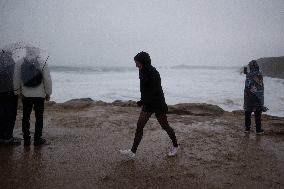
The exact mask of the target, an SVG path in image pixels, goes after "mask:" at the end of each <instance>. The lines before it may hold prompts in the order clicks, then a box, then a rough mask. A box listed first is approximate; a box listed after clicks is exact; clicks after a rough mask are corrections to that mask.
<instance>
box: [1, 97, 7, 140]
mask: <svg viewBox="0 0 284 189" xmlns="http://www.w3.org/2000/svg"><path fill="white" fill-rule="evenodd" d="M5 102H6V100H5V99H4V97H2V96H0V103H1V105H0V140H4V135H5V134H4V133H5V119H6V116H5V109H6V103H5Z"/></svg>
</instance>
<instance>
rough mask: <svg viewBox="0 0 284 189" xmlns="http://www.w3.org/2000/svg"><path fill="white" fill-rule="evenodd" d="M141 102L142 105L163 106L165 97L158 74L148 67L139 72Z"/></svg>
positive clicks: (154, 69) (151, 67)
mask: <svg viewBox="0 0 284 189" xmlns="http://www.w3.org/2000/svg"><path fill="white" fill-rule="evenodd" d="M139 79H140V92H141V101H142V103H143V105H146V106H151V107H159V106H163V105H165V97H164V93H163V89H162V85H161V78H160V74H159V72H158V71H157V70H156V68H154V67H153V66H151V65H149V66H147V67H144V68H142V70H140V71H139Z"/></svg>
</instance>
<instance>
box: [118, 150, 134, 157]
mask: <svg viewBox="0 0 284 189" xmlns="http://www.w3.org/2000/svg"><path fill="white" fill-rule="evenodd" d="M119 152H120V153H121V154H122V155H124V156H125V157H127V158H128V159H135V153H133V152H132V151H131V150H130V149H129V150H119Z"/></svg>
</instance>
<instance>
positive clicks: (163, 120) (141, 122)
mask: <svg viewBox="0 0 284 189" xmlns="http://www.w3.org/2000/svg"><path fill="white" fill-rule="evenodd" d="M151 115H152V113H149V112H144V111H141V113H140V117H139V119H138V122H137V129H136V133H135V138H134V142H133V146H132V148H131V151H132V152H133V153H136V151H137V148H138V146H139V144H140V141H141V140H142V137H143V129H144V127H145V125H146V123H147V121H148V120H149V118H150V117H151ZM156 118H157V120H158V122H159V124H160V125H161V127H162V128H163V129H164V130H165V131H166V132H167V134H168V135H169V137H170V138H171V140H172V143H173V146H174V147H178V143H177V139H176V135H175V132H174V130H173V129H172V128H171V127H170V125H169V123H168V120H167V115H166V114H156Z"/></svg>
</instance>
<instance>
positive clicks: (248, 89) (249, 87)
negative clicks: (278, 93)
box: [244, 60, 264, 134]
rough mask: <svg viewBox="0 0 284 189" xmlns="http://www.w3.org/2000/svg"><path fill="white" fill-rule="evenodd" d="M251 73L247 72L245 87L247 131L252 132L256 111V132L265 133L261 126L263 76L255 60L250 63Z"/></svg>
mask: <svg viewBox="0 0 284 189" xmlns="http://www.w3.org/2000/svg"><path fill="white" fill-rule="evenodd" d="M248 67H249V73H247V74H246V81H245V89H244V110H245V132H246V133H249V132H250V126H251V114H252V112H254V115H255V124H256V134H263V133H264V131H263V130H262V128H261V114H262V111H263V110H264V106H263V104H264V84H263V76H262V73H261V72H260V69H259V66H258V64H257V62H256V61H255V60H252V61H251V62H249V64H248Z"/></svg>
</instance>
